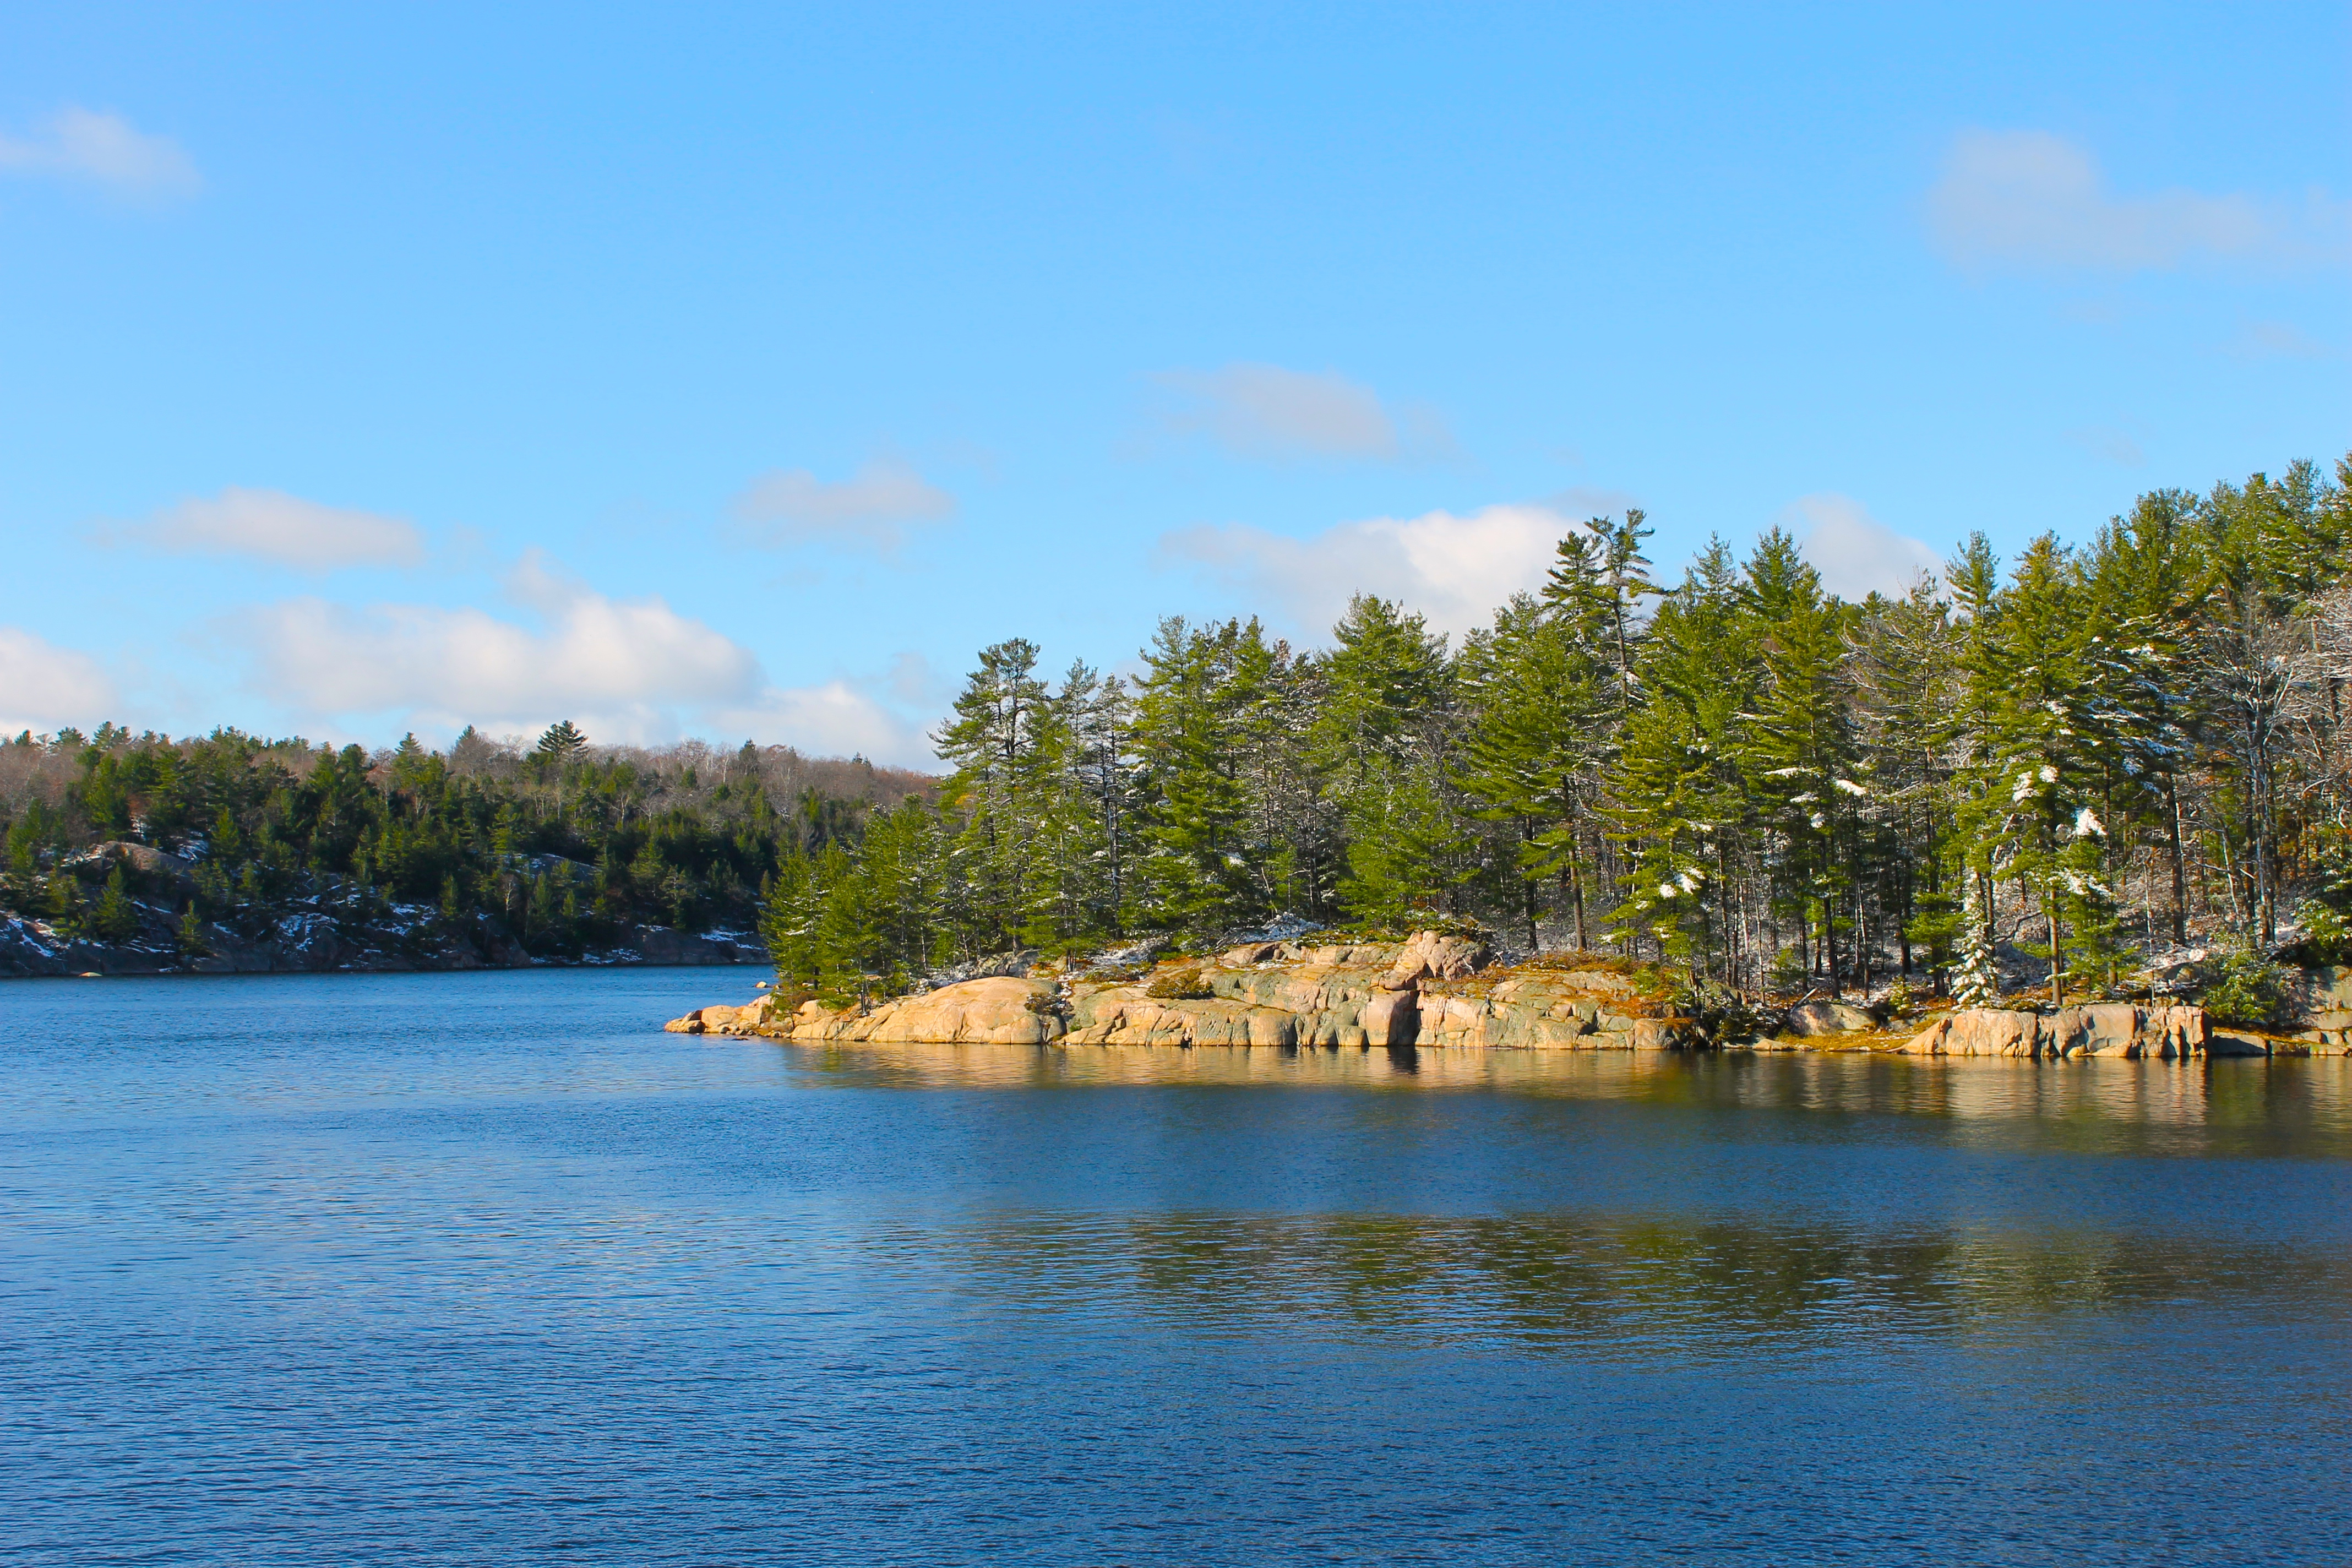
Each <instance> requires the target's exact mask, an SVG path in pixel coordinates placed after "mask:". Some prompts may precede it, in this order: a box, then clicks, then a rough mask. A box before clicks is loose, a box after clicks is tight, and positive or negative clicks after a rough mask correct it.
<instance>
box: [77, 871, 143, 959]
mask: <svg viewBox="0 0 2352 1568" xmlns="http://www.w3.org/2000/svg"><path fill="white" fill-rule="evenodd" d="M89 929H90V932H91V934H92V935H94V936H98V937H101V938H103V939H105V940H106V941H108V942H129V941H130V940H131V938H132V937H134V936H137V935H138V934H139V908H138V906H137V905H136V904H134V903H132V902H131V891H130V889H128V888H126V887H125V886H124V885H123V881H122V868H121V866H119V865H118V866H117V867H115V868H114V869H113V870H111V871H109V872H108V873H107V874H106V887H105V889H103V890H102V891H100V894H99V896H98V907H97V908H96V909H94V910H91V911H90V917H89Z"/></svg>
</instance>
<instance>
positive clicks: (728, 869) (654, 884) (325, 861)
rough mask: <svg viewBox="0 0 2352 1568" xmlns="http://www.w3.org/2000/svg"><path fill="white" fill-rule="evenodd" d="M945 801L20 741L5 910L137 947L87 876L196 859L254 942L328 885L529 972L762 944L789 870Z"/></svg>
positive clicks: (680, 760)
mask: <svg viewBox="0 0 2352 1568" xmlns="http://www.w3.org/2000/svg"><path fill="white" fill-rule="evenodd" d="M932 782H933V781H931V780H929V778H928V777H926V776H925V775H923V774H920V773H909V772H907V771H905V770H902V769H897V768H883V767H876V766H874V765H872V764H871V763H866V762H864V761H862V760H852V761H846V762H844V761H838V760H834V761H816V760H812V759H809V758H806V757H803V756H801V755H800V754H799V753H798V752H793V751H792V750H790V749H789V748H786V747H769V748H767V749H765V750H761V749H760V748H758V747H755V746H753V745H751V743H750V742H745V743H744V745H743V746H742V748H741V749H740V751H733V752H728V751H718V750H713V749H711V748H710V747H708V746H706V745H703V744H702V743H700V742H688V743H686V744H684V745H678V746H672V747H667V748H664V749H660V750H646V749H640V748H634V747H604V746H595V745H592V744H590V743H589V742H588V739H587V738H586V737H584V736H583V735H581V734H580V732H579V731H577V730H576V729H574V728H573V727H572V725H571V724H570V723H569V722H566V723H564V724H561V725H558V726H555V727H553V728H551V729H550V730H549V731H548V732H547V733H546V734H545V735H544V736H542V737H541V739H540V741H539V742H538V744H537V745H536V746H534V747H529V748H525V747H521V746H516V745H509V744H504V743H499V742H492V741H489V740H487V739H485V738H484V737H483V736H481V735H479V734H478V733H476V732H475V731H472V730H470V729H469V730H467V731H466V732H465V733H464V734H463V735H462V736H460V737H459V738H458V740H457V743H456V744H455V745H453V746H451V747H450V748H449V749H448V750H447V751H446V752H439V751H433V750H429V749H427V748H426V747H425V746H423V745H421V744H420V743H418V742H417V741H416V739H415V737H414V736H410V737H408V738H406V739H404V740H403V741H402V742H401V743H400V744H399V745H398V746H397V747H394V748H392V749H389V750H382V751H377V752H367V751H363V750H362V748H360V747H358V746H345V747H343V748H341V750H336V749H333V748H331V747H325V746H313V745H311V744H310V743H309V742H305V741H301V740H289V741H265V740H262V739H260V738H258V737H256V736H252V735H247V734H242V733H240V732H238V731H234V730H218V731H214V732H213V733H212V734H210V735H208V736H205V737H203V738H201V739H193V738H192V739H177V740H175V739H171V738H168V737H165V736H163V735H157V734H152V733H150V734H142V735H132V734H131V733H130V732H128V731H124V730H122V729H121V728H119V727H117V726H115V725H112V724H108V725H104V726H101V727H100V729H99V730H98V731H97V732H96V733H94V734H90V735H83V734H81V733H80V732H79V731H74V730H66V731H61V732H59V733H58V734H56V735H46V736H35V735H32V734H30V733H26V734H23V735H19V736H18V737H17V738H16V740H15V741H13V742H5V743H0V837H5V847H6V854H5V866H0V906H5V907H6V908H7V909H9V910H13V911H15V912H16V913H19V914H24V915H28V916H33V917H36V918H38V919H41V920H44V921H48V922H50V923H52V924H53V925H56V926H58V927H60V928H61V929H62V930H63V931H64V932H65V933H66V934H68V935H71V936H89V937H94V938H99V939H101V940H103V939H110V938H116V939H119V938H121V937H123V936H126V935H128V934H129V931H130V930H131V928H132V927H133V925H134V924H135V921H133V919H132V914H131V911H130V910H127V909H126V908H125V906H124V904H123V902H122V899H123V894H122V889H121V873H120V871H119V870H118V871H117V872H116V873H115V874H114V876H113V878H112V879H111V881H110V883H104V884H100V885H97V886H93V885H92V883H91V881H90V880H89V879H88V878H87V877H85V876H84V875H80V874H77V870H76V868H75V866H74V862H75V859H76V852H77V851H79V850H80V849H83V848H85V847H88V846H89V845H91V844H94V843H99V842H103V841H110V840H129V841H133V842H138V843H143V844H146V845H149V846H152V847H156V848H160V849H163V850H166V851H170V852H175V853H179V854H182V855H184V856H187V857H189V858H192V859H193V860H194V877H193V887H194V896H193V898H192V899H191V900H188V901H190V902H192V903H193V904H194V906H195V909H196V913H197V915H198V916H199V917H200V918H201V919H202V920H205V921H221V922H223V923H225V924H227V925H230V926H232V927H235V928H237V929H239V930H242V931H246V932H247V933H248V934H254V933H258V932H259V931H262V930H263V929H264V928H266V927H267V926H268V924H269V923H271V922H272V921H276V920H277V919H278V918H279V916H280V914H281V913H282V912H283V911H284V910H287V909H289V908H290V907H292V906H293V905H294V904H295V902H296V901H297V900H298V899H301V900H310V899H314V898H315V896H316V894H317V892H318V890H319V887H320V882H321V880H322V879H332V880H334V881H335V883H336V886H337V887H338V889H340V890H341V892H342V893H343V894H345V895H347V896H348V897H351V898H356V899H358V900H362V902H365V901H367V900H374V901H376V902H378V903H380V904H384V905H389V904H390V903H392V902H393V901H394V900H397V901H400V902H404V903H408V904H411V905H424V906H428V907H430V908H431V909H432V910H435V911H436V913H437V915H438V917H439V918H440V919H441V920H442V921H446V922H448V923H449V924H451V925H453V926H455V925H462V924H465V923H467V922H469V921H475V920H477V919H478V918H481V917H488V918H490V919H493V920H496V921H499V922H501V923H502V924H503V925H504V926H505V927H506V928H507V929H508V930H509V931H510V932H511V933H512V934H514V935H515V936H516V937H518V938H519V939H520V941H521V942H522V944H523V945H524V947H526V948H527V949H528V950H530V952H534V953H550V954H558V953H569V952H580V951H582V950H583V948H584V947H587V946H591V945H593V944H595V943H596V942H598V941H599V940H600V939H602V938H604V937H606V936H609V935H611V934H612V933H613V932H614V931H618V930H619V929H620V928H622V927H624V926H628V925H668V926H675V927H677V928H679V929H682V930H688V931H700V930H705V929H709V928H713V927H729V928H732V929H736V930H749V929H751V927H752V926H753V925H754V924H755V923H756V921H757V920H758V913H759V908H760V900H761V896H762V889H763V888H764V886H765V884H766V883H767V882H768V880H769V879H770V878H771V876H772V874H773V872H774V871H775V869H776V868H777V866H778V865H779V863H780V862H788V863H791V864H795V865H797V864H799V863H801V861H802V860H803V859H804V858H806V857H807V856H808V855H809V854H811V853H813V852H815V851H819V850H821V849H822V847H824V845H826V844H828V843H832V842H835V841H840V840H845V839H846V840H852V841H855V840H856V838H858V837H859V836H860V833H861V829H862V826H863V822H864V819H865V817H866V814H868V813H869V812H871V811H874V810H877V809H880V808H887V807H890V806H893V805H897V804H898V802H900V801H901V800H903V799H904V798H906V796H907V795H908V794H909V793H910V792H913V791H918V790H921V789H923V788H925V787H927V786H929V784H931V783H932ZM192 929H193V928H192Z"/></svg>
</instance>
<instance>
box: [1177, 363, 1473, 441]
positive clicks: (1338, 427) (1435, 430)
mask: <svg viewBox="0 0 2352 1568" xmlns="http://www.w3.org/2000/svg"><path fill="white" fill-rule="evenodd" d="M1152 380H1153V381H1155V382H1157V383H1158V384H1160V386H1162V387H1165V388H1167V389H1168V391H1170V392H1171V393H1172V394H1173V395H1174V405H1173V406H1171V407H1168V408H1165V409H1163V410H1161V411H1160V422H1161V423H1162V424H1163V425H1165V426H1167V427H1168V428H1169V429H1171V430H1174V431H1176V432H1179V433H1180V434H1185V435H1193V434H1199V435H1205V436H1208V437H1211V438H1212V439H1213V440H1214V441H1216V442H1217V443H1218V444H1219V445H1221V446H1223V447H1225V448H1226V450H1228V451H1231V452H1234V453H1237V454H1239V455H1240V456H1242V457H1245V458H1267V459H1273V460H1277V461H1279V460H1285V459H1293V458H1374V459H1379V460H1381V461H1385V462H1398V461H1405V460H1412V459H1419V458H1446V457H1451V456H1453V455H1454V437H1453V435H1452V434H1451V433H1450V432H1449V431H1448V430H1447V429H1446V427H1445V421H1444V419H1443V418H1442V417H1440V416H1438V414H1437V412H1436V411H1435V410H1434V409H1432V408H1428V407H1425V406H1423V405H1417V404H1416V405H1400V406H1398V407H1395V408H1391V407H1390V406H1388V405H1385V404H1383V403H1382V402H1381V399H1380V396H1379V395H1378V394H1377V393H1375V392H1373V391H1372V389H1371V388H1370V387H1369V386H1364V385H1361V384H1358V383H1356V382H1352V381H1349V379H1348V378H1347V377H1345V376H1343V375H1340V374H1338V373H1336V372H1333V371H1323V372H1319V373H1310V372H1307V371H1296V370H1285V369H1284V368H1283V367H1282V366H1280V365H1277V364H1250V363H1234V364H1229V365H1226V366H1224V367H1223V369H1220V370H1213V371H1191V370H1176V371H1168V372H1165V373H1163V374H1159V375H1156V376H1154V377H1152Z"/></svg>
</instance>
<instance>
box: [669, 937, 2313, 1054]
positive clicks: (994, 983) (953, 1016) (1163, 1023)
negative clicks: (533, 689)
mask: <svg viewBox="0 0 2352 1568" xmlns="http://www.w3.org/2000/svg"><path fill="white" fill-rule="evenodd" d="M2322 1016H2324V1017H2325V1018H2326V1021H2328V1022H2338V1021H2339V1019H2338V1017H2337V1016H2333V1015H2322ZM1774 1022H1777V1024H1778V1025H1779V1027H1778V1028H1776V1029H1773V1030H1770V1031H1769V1032H1756V1031H1754V1030H1753V1029H1750V1028H1745V1027H1742V1028H1732V1027H1727V1025H1726V1023H1725V1022H1724V1021H1712V1022H1711V1021H1708V1020H1703V1019H1700V1018H1696V1017H1691V1016H1684V1015H1682V1014H1679V1013H1677V1012H1676V1011H1675V1008H1674V1006H1673V1005H1672V1003H1671V1001H1670V1000H1669V999H1668V998H1667V997H1666V996H1665V995H1664V994H1663V990H1662V988H1661V985H1660V983H1659V979H1658V976H1657V975H1656V974H1655V973H1654V972H1651V971H1646V970H1644V969H1643V968H1642V967H1641V966H1639V965H1635V964H1631V963H1620V962H1616V961H1612V960H1608V959H1603V958H1599V957H1595V956H1592V955H1587V954H1576V955H1550V956H1548V957H1546V958H1544V959H1541V960H1538V961H1534V962H1530V963H1517V964H1511V965H1502V964H1496V963H1491V962H1490V961H1489V955H1488V952H1487V950H1486V946H1485V944H1484V943H1483V942H1481V941H1479V940H1478V939H1477V938H1475V937H1468V936H1459V935H1449V934H1445V933H1442V932H1437V931H1422V932H1419V933H1417V934H1415V935H1414V936H1413V937H1412V938H1411V939H1410V940H1409V941H1407V942H1402V943H1393V942H1391V943H1373V942H1352V943H1341V942H1334V943H1327V944H1320V945H1318V944H1313V943H1308V942H1259V943H1250V944H1244V945H1243V946H1239V947H1234V948H1231V949H1228V950H1227V951H1225V952H1222V953H1220V954H1218V955H1216V956H1215V957H1213V958H1208V959H1175V960H1170V961H1165V962H1163V963H1159V964H1157V965H1155V966H1153V967H1151V968H1150V970H1148V971H1146V972H1144V973H1139V974H1134V975H1102V974H1093V975H1087V974H1081V975H1068V974H1056V973H1039V972H1033V973H1030V974H1027V975H1000V976H995V977H991V978H983V979H977V980H966V981H962V982H960V983H957V984H950V985H944V986H941V987H940V988H939V989H937V990H933V991H927V992H923V993H919V994H915V995H911V996H902V997H897V998H893V999H891V1000H888V1001H885V1002H881V1003H878V1004H876V1005H871V1006H865V1007H860V1006H856V1005H851V1006H846V1007H831V1006H827V1005H824V1003H822V1002H819V1001H814V1000H805V1001H801V1002H799V1003H797V1004H789V1003H788V1002H787V1000H786V999H785V998H783V997H780V996H777V995H774V994H770V995H765V996H761V997H758V998H756V999H754V1000H753V1001H751V1003H749V1004H747V1005H742V1006H725V1005H713V1006H707V1007H700V1008H697V1009H696V1010H695V1011H693V1012H691V1013H688V1014H687V1015H686V1016H683V1017H680V1018H675V1019H672V1020H671V1021H670V1022H669V1023H668V1024H667V1025H666V1027H667V1028H668V1029H669V1030H670V1031H671V1032H673V1033H678V1034H714V1035H728V1036H736V1037H763V1038H770V1039H781V1040H792V1041H796V1042H801V1043H804V1044H832V1043H855V1042H861V1041H870V1042H873V1043H876V1044H942V1045H952V1044H995V1045H1053V1044H1063V1045H1071V1046H1175V1047H1220V1046H1222V1047H1234V1046H1274V1047H1297V1046H1318V1047H1342V1046H1355V1047H1372V1046H1380V1047H1437V1048H1446V1047H1465V1048H1470V1049H1506V1050H1510V1049H1534V1050H1636V1051H1639V1050H1692V1049H1709V1048H1716V1049H1744V1050H1816V1051H1883V1052H1890V1053H1896V1054H1903V1055H1909V1056H1923V1057H1961V1056H1969V1057H2017V1058H2049V1059H2070V1058H2089V1057H2122V1058H2149V1059H2157V1060H2191V1059H2202V1058H2216V1057H2259V1056H2272V1055H2311V1054H2320V1055H2344V1054H2347V1051H2352V1047H2347V1041H2352V1033H2347V1030H2345V1029H2344V1028H2342V1027H2338V1028H2336V1029H2334V1030H2327V1029H2322V1028H2313V1029H2308V1030H2305V1031H2301V1032H2299V1033H2298V1034H2296V1035H2294V1036H2273V1035H2263V1034H2254V1033H2251V1032H2247V1031H2242V1030H2235V1029H2226V1028H2217V1027H2215V1026H2214V1025H2213V1024H2212V1022H2211V1020H2210V1018H2209V1017H2208V1016H2207V1015H2206V1012H2205V1009H2204V1008H2202V1007H2200V1006H2195V1005H2186V1004H2181V1005H2164V1004H2155V1005H2137V1004H2130V1003H2102V1004H2095V1005H2085V1006H2079V1007H2069V1008H2065V1009H2063V1010H2060V1011H2057V1012H2054V1013H2050V1014H2041V1013H2034V1012H2025V1011H2010V1010H2000V1009H1990V1008H1987V1009H1971V1010H1967V1011H1962V1012H1958V1013H1950V1014H1944V1015H1930V1016H1926V1017H1923V1018H1920V1019H1916V1020H1913V1021H1909V1022H1899V1021H1895V1020H1891V1019H1886V1018H1883V1017H1881V1016H1878V1015H1876V1014H1874V1013H1872V1012H1870V1011H1867V1010H1865V1009H1863V1008H1859V1007H1855V1006H1852V1005H1847V1004H1843V1003H1836V1002H1821V1001H1814V1002H1808V1003H1803V1004H1800V1005H1796V1006H1793V1007H1791V1008H1789V1009H1788V1010H1787V1011H1786V1012H1785V1013H1784V1014H1782V1015H1781V1016H1780V1017H1779V1018H1778V1019H1777V1020H1774Z"/></svg>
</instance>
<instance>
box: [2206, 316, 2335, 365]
mask: <svg viewBox="0 0 2352 1568" xmlns="http://www.w3.org/2000/svg"><path fill="white" fill-rule="evenodd" d="M2221 347H2222V352H2223V353H2227V354H2229V355H2230V356H2231V358H2233V359H2334V358H2336V350H2334V349H2331V348H2329V347H2328V346H2327V345H2326V343H2323V342H2320V341H2319V340H2318V339H2317V338H2315V337H2313V336H2312V335H2311V334H2310V333H2308V332H2306V331H2304V330H2303V329H2302V328H2300V327H2297V326H2294V324H2292V323H2291V322H2287V321H2248V322H2247V323H2246V324H2245V325H2243V326H2242V327H2240V328H2239V329H2238V330H2237V331H2236V332H2235V333H2234V334H2233V335H2232V336H2231V339H2230V341H2229V342H2226V343H2224V344H2222V345H2221Z"/></svg>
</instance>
